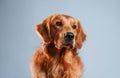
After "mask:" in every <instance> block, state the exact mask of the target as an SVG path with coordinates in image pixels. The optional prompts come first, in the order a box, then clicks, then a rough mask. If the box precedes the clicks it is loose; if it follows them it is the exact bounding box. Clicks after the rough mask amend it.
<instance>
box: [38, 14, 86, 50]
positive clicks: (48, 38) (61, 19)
mask: <svg viewBox="0 0 120 78" xmlns="http://www.w3.org/2000/svg"><path fill="white" fill-rule="evenodd" d="M36 32H37V34H38V35H39V36H40V37H41V38H42V40H43V42H44V43H48V44H49V43H51V42H52V43H54V44H55V47H56V48H58V49H61V48H63V47H69V48H81V46H82V43H83V42H84V41H85V39H86V35H85V33H84V32H83V29H82V27H81V24H80V22H79V21H78V20H77V19H75V18H73V17H71V16H68V15H63V14H54V15H52V16H50V17H48V18H47V19H45V20H44V21H43V22H42V23H41V24H38V25H37V26H36Z"/></svg>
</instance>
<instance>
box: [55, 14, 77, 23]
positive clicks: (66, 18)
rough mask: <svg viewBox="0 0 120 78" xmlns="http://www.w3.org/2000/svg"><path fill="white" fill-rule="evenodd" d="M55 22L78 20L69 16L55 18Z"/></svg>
mask: <svg viewBox="0 0 120 78" xmlns="http://www.w3.org/2000/svg"><path fill="white" fill-rule="evenodd" d="M54 20H62V21H70V22H77V19H75V18H73V17H72V16H68V15H56V16H55V17H54Z"/></svg>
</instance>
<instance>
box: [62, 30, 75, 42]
mask: <svg viewBox="0 0 120 78" xmlns="http://www.w3.org/2000/svg"><path fill="white" fill-rule="evenodd" d="M64 38H65V40H69V41H71V40H73V39H74V34H73V33H72V32H67V33H65V36H64Z"/></svg>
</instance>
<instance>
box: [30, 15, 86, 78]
mask: <svg viewBox="0 0 120 78" xmlns="http://www.w3.org/2000/svg"><path fill="white" fill-rule="evenodd" d="M36 32H37V34H38V35H39V36H40V37H41V39H42V41H43V44H42V46H41V47H40V48H39V49H38V50H37V51H36V52H35V53H34V55H33V57H32V60H31V72H32V78H80V77H81V75H82V72H83V63H82V61H81V59H80V57H79V56H78V53H77V49H80V48H81V47H82V44H83V42H84V41H85V40H86V34H85V33H84V31H83V29H82V27H81V24H80V22H79V21H78V20H77V19H75V18H73V17H72V16H69V15H65V14H54V15H51V16H49V17H48V18H46V19H45V20H44V21H43V22H42V23H41V24H38V25H37V26H36Z"/></svg>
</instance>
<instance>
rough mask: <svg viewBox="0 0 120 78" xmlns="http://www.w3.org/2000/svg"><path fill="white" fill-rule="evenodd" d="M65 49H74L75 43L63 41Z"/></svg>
mask: <svg viewBox="0 0 120 78" xmlns="http://www.w3.org/2000/svg"><path fill="white" fill-rule="evenodd" d="M62 45H63V47H71V48H72V47H73V41H63V43H62Z"/></svg>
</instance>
